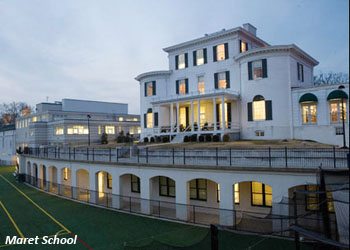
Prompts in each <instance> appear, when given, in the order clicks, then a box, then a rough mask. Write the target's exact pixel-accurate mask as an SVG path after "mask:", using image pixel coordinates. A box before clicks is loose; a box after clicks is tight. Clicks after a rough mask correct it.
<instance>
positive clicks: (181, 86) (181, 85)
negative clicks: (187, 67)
mask: <svg viewBox="0 0 350 250" xmlns="http://www.w3.org/2000/svg"><path fill="white" fill-rule="evenodd" d="M186 93H187V91H186V80H185V79H184V80H180V81H179V94H180V95H185V94H186Z"/></svg>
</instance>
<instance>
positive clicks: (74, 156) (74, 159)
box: [73, 148, 75, 160]
mask: <svg viewBox="0 0 350 250" xmlns="http://www.w3.org/2000/svg"><path fill="white" fill-rule="evenodd" d="M73 160H75V148H73Z"/></svg>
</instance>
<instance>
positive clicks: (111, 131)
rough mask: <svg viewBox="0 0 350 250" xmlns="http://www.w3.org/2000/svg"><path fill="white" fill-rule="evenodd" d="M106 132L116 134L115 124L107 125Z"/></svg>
mask: <svg viewBox="0 0 350 250" xmlns="http://www.w3.org/2000/svg"><path fill="white" fill-rule="evenodd" d="M105 133H106V134H107V135H114V134H115V127H114V126H106V127H105Z"/></svg>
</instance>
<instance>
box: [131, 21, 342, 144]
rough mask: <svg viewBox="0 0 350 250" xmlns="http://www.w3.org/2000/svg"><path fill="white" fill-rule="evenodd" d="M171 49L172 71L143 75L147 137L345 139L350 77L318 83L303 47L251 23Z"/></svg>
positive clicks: (143, 118) (144, 133) (143, 134)
mask: <svg viewBox="0 0 350 250" xmlns="http://www.w3.org/2000/svg"><path fill="white" fill-rule="evenodd" d="M164 51H165V52H167V53H168V58H169V70H162V71H152V72H147V73H143V74H140V75H139V76H137V77H136V80H138V81H139V83H140V89H141V93H140V99H141V102H140V103H141V109H140V110H141V123H142V124H141V131H142V132H141V138H146V137H147V138H148V139H150V138H152V137H156V136H160V137H162V136H168V137H169V136H172V138H173V140H174V141H177V142H181V141H182V140H183V138H184V136H185V135H189V134H220V135H221V136H222V135H224V134H229V135H230V136H231V138H232V139H235V138H241V139H302V140H315V141H319V142H323V143H328V144H334V145H341V144H342V128H343V127H342V120H341V113H342V107H343V108H344V113H345V114H346V113H347V110H346V107H347V106H348V95H347V94H346V93H348V91H349V84H348V83H345V84H343V85H342V86H343V87H344V88H345V89H343V90H338V87H339V85H331V86H329V85H327V86H315V85H314V83H313V69H314V67H315V66H316V65H317V64H318V62H317V61H316V60H315V59H314V58H313V57H311V56H310V55H308V54H307V53H306V52H305V51H303V50H302V49H300V48H299V47H298V46H296V45H294V44H290V45H269V44H268V43H267V42H265V41H263V40H262V39H260V38H259V37H257V35H256V28H255V27H254V26H252V25H251V24H244V25H243V28H242V27H237V28H233V29H229V30H225V29H224V30H222V31H219V32H215V33H212V34H205V36H204V37H201V38H198V39H194V40H191V41H187V42H183V43H180V44H177V45H174V46H170V47H167V48H165V49H164ZM342 103H343V106H342ZM344 117H345V115H344ZM348 124H349V122H348V120H347V121H346V124H345V126H346V131H348V126H349V125H348ZM347 137H348V135H347Z"/></svg>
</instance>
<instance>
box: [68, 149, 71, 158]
mask: <svg viewBox="0 0 350 250" xmlns="http://www.w3.org/2000/svg"><path fill="white" fill-rule="evenodd" d="M68 154H69V160H70V158H71V156H70V147H69V148H68Z"/></svg>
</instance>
